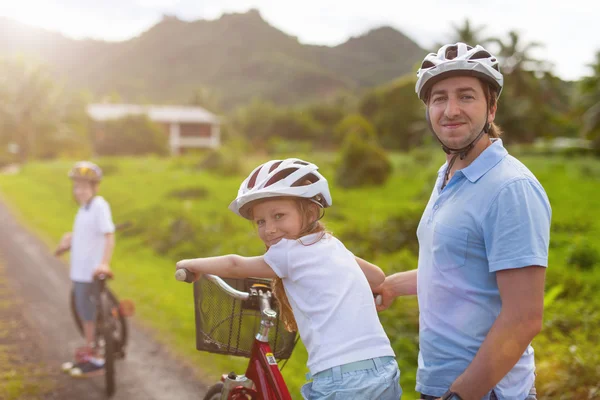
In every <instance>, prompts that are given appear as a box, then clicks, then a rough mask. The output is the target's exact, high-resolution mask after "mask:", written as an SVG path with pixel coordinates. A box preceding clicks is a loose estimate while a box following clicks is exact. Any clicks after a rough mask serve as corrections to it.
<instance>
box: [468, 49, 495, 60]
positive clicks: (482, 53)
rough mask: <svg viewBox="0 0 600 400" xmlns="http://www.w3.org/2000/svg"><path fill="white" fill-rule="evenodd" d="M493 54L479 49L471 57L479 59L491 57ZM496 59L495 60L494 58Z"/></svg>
mask: <svg viewBox="0 0 600 400" xmlns="http://www.w3.org/2000/svg"><path fill="white" fill-rule="evenodd" d="M491 56H492V55H491V54H490V53H488V52H487V51H478V52H477V53H475V54H473V55H472V56H471V57H469V58H470V59H471V60H477V59H480V58H490V57H491ZM494 61H495V60H494Z"/></svg>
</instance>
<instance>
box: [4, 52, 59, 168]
mask: <svg viewBox="0 0 600 400" xmlns="http://www.w3.org/2000/svg"><path fill="white" fill-rule="evenodd" d="M0 75H1V76H2V81H1V82H0V87H1V88H2V89H1V90H0V116H1V117H2V119H3V121H2V122H3V125H2V127H1V128H2V131H3V132H1V133H2V134H1V136H3V137H4V140H5V141H9V142H12V143H16V144H18V147H19V158H20V161H21V162H25V161H27V159H28V158H30V157H31V156H35V155H36V154H37V153H39V151H40V150H41V149H39V148H36V145H37V142H38V140H39V139H40V136H41V135H42V134H44V135H52V134H54V133H55V132H56V130H57V127H58V125H59V123H60V121H59V119H60V117H61V114H62V110H61V108H60V104H61V102H62V101H61V92H60V90H59V88H58V86H57V85H56V84H55V83H54V81H53V79H52V78H51V76H50V73H49V71H48V70H47V69H45V68H44V67H42V66H40V65H37V64H33V63H31V62H29V61H27V60H25V59H23V58H12V59H4V60H0Z"/></svg>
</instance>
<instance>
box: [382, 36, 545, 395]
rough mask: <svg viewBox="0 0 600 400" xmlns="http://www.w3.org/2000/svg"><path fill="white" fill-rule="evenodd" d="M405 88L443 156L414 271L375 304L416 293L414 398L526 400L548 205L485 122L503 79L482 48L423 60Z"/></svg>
mask: <svg viewBox="0 0 600 400" xmlns="http://www.w3.org/2000/svg"><path fill="white" fill-rule="evenodd" d="M417 75H418V81H417V85H416V91H417V94H418V96H419V98H420V99H421V100H422V101H423V102H424V103H425V106H426V110H427V111H426V119H427V122H428V123H429V127H430V128H431V131H432V132H433V133H434V135H435V137H436V138H437V140H438V141H439V142H440V143H441V145H442V148H443V150H444V151H445V152H446V154H447V162H446V163H445V164H444V165H443V166H442V167H441V168H440V170H439V172H438V178H437V180H436V182H435V186H434V188H433V193H432V194H431V198H430V199H429V203H428V204H427V207H426V208H425V211H424V213H423V216H422V218H421V222H420V224H419V227H418V229H417V236H418V239H419V262H418V268H417V269H416V270H413V271H408V272H402V273H397V274H394V275H391V276H389V277H387V278H386V280H385V282H384V284H383V285H382V286H381V287H380V288H378V289H377V290H376V291H377V292H379V293H381V294H382V297H383V301H382V304H381V306H379V309H380V310H383V309H386V308H387V307H389V305H390V304H391V302H392V301H393V300H394V299H395V298H396V297H398V296H402V295H411V294H417V295H418V299H419V311H420V316H419V344H420V352H419V360H418V372H417V387H416V390H417V391H418V392H420V393H421V398H422V399H426V400H430V399H437V398H442V399H463V400H479V399H485V400H487V399H491V400H496V399H498V400H505V399H511V400H524V399H527V400H531V399H535V398H536V393H535V382H534V381H535V363H534V356H533V348H532V347H531V345H530V343H531V341H532V339H533V338H534V337H535V335H537V334H538V333H539V332H540V330H541V327H542V315H543V300H544V281H545V273H546V267H547V266H548V243H549V237H550V218H551V209H550V204H549V201H548V198H547V196H546V193H545V191H544V189H543V187H542V186H541V184H540V183H539V182H538V180H537V179H536V178H535V176H534V175H533V174H532V173H531V172H530V171H529V170H528V169H527V168H526V167H525V166H524V165H523V164H522V163H521V162H519V161H518V160H517V159H515V158H514V157H512V156H510V155H509V154H508V152H507V151H506V149H505V148H504V147H503V144H502V140H501V139H499V136H500V133H501V132H500V129H499V127H498V126H496V125H495V124H494V122H493V121H494V117H495V115H496V110H497V100H498V97H499V96H500V93H501V91H502V86H503V76H502V74H501V73H500V70H499V67H498V60H497V59H496V57H494V56H493V55H491V54H490V53H489V52H488V51H486V50H485V49H484V48H483V47H481V46H475V47H471V46H468V45H466V44H464V43H456V44H449V45H445V46H443V47H442V48H440V50H439V51H438V52H437V54H435V53H431V54H429V55H427V56H426V57H425V59H424V60H423V63H422V65H421V68H420V69H419V71H418V74H417Z"/></svg>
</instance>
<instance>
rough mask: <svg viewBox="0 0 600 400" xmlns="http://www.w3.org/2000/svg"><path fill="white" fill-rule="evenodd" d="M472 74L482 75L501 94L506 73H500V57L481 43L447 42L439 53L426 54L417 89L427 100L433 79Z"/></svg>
mask: <svg viewBox="0 0 600 400" xmlns="http://www.w3.org/2000/svg"><path fill="white" fill-rule="evenodd" d="M464 75H467V76H473V77H475V78H479V79H483V80H484V81H486V82H488V83H489V84H490V85H492V87H494V88H495V89H496V91H497V93H498V97H500V92H502V86H503V85H504V77H503V76H502V74H501V73H500V66H499V64H498V59H497V58H496V57H494V56H493V55H492V54H491V53H490V52H489V51H487V50H486V49H484V48H483V47H482V46H480V45H477V46H475V47H471V46H469V45H466V44H465V43H460V42H459V43H455V44H447V45H445V46H442V47H440V49H439V50H438V52H437V53H429V54H428V55H427V56H425V59H424V60H423V63H422V64H421V68H419V71H417V77H418V80H417V84H416V87H415V91H416V92H417V95H418V96H419V98H420V99H421V100H423V101H425V96H426V95H427V91H428V90H429V89H430V88H431V87H432V86H433V84H434V83H436V82H439V81H441V80H442V79H446V78H449V77H451V76H464Z"/></svg>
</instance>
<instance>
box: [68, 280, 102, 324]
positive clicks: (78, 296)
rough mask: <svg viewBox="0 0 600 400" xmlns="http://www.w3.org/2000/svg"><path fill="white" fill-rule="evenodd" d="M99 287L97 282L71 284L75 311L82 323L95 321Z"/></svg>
mask: <svg viewBox="0 0 600 400" xmlns="http://www.w3.org/2000/svg"><path fill="white" fill-rule="evenodd" d="M99 289H100V288H99V287H98V283H97V282H95V281H94V282H73V291H74V292H75V309H76V310H77V315H79V318H80V319H81V320H82V321H85V322H91V321H95V320H96V301H97V298H98V293H99Z"/></svg>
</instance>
